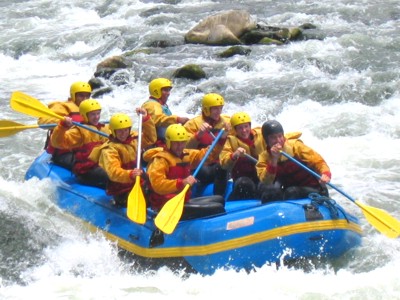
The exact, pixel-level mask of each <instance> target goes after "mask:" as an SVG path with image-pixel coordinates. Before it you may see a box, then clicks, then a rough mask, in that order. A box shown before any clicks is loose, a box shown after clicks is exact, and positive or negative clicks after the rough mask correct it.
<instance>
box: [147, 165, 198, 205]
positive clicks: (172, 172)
mask: <svg viewBox="0 0 400 300" xmlns="http://www.w3.org/2000/svg"><path fill="white" fill-rule="evenodd" d="M166 175H167V178H168V179H178V178H186V177H188V176H189V175H190V163H189V162H182V163H177V164H176V165H175V166H171V167H170V168H169V170H168V173H167V174H166ZM150 189H151V193H150V197H149V202H150V204H151V207H152V208H153V209H155V210H158V209H160V208H161V207H163V206H164V204H165V203H167V201H168V200H170V199H172V198H173V197H175V196H176V195H177V194H178V193H172V194H166V195H160V194H157V193H156V192H155V191H154V190H153V189H152V188H151V187H150ZM190 196H191V190H188V191H187V192H186V195H185V202H188V201H189V199H190Z"/></svg>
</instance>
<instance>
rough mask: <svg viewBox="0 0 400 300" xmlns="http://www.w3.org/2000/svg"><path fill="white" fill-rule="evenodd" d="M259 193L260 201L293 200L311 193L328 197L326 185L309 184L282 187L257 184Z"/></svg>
mask: <svg viewBox="0 0 400 300" xmlns="http://www.w3.org/2000/svg"><path fill="white" fill-rule="evenodd" d="M259 193H260V195H261V201H262V203H267V202H272V201H276V200H293V199H301V198H307V197H308V195H309V194H311V193H318V194H320V195H322V196H327V197H329V191H328V189H327V188H326V186H321V187H319V188H318V187H317V188H314V187H309V186H290V187H287V188H284V189H282V188H281V187H276V186H267V185H265V184H260V185H259Z"/></svg>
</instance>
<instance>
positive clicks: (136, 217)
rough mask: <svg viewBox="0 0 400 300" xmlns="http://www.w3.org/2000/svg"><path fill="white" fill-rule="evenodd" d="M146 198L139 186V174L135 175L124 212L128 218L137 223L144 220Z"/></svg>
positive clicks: (142, 222)
mask: <svg viewBox="0 0 400 300" xmlns="http://www.w3.org/2000/svg"><path fill="white" fill-rule="evenodd" d="M146 210H147V207H146V199H144V195H143V191H142V188H141V186H140V176H136V182H135V185H134V186H133V188H132V190H131V192H130V193H129V196H128V205H127V210H126V214H127V216H128V218H129V219H131V220H132V221H133V222H135V223H138V224H144V223H145V222H146Z"/></svg>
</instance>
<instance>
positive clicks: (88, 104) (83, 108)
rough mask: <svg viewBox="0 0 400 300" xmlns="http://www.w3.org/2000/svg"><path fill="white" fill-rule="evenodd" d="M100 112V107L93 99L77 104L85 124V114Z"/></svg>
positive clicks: (86, 119) (86, 120)
mask: <svg viewBox="0 0 400 300" xmlns="http://www.w3.org/2000/svg"><path fill="white" fill-rule="evenodd" d="M95 110H101V106H100V104H99V102H97V100H94V99H86V100H83V101H82V102H81V104H79V113H80V114H81V116H82V118H83V120H84V121H85V122H86V123H87V122H88V121H89V120H88V117H87V114H88V113H90V112H91V111H95Z"/></svg>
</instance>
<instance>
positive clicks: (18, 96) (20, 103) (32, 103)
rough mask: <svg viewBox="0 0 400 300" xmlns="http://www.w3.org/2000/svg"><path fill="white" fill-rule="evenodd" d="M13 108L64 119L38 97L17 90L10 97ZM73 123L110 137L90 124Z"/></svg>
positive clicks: (30, 114)
mask: <svg viewBox="0 0 400 300" xmlns="http://www.w3.org/2000/svg"><path fill="white" fill-rule="evenodd" d="M10 105H11V108H12V109H13V110H15V111H18V112H20V113H23V114H26V115H28V116H32V117H36V118H41V117H54V118H57V119H60V120H64V117H63V116H60V115H58V114H56V113H55V112H53V111H52V110H51V109H50V108H48V107H47V106H46V105H44V104H43V103H42V102H40V101H39V100H38V99H35V98H33V97H31V96H29V95H27V94H24V93H22V92H19V91H16V92H13V93H12V94H11V99H10ZM72 124H74V125H75V126H78V127H82V128H85V129H86V130H89V131H92V132H95V133H97V134H99V135H102V136H105V137H108V134H106V133H105V132H102V131H99V130H96V129H93V128H91V127H89V126H86V125H84V124H81V123H79V122H75V121H72Z"/></svg>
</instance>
